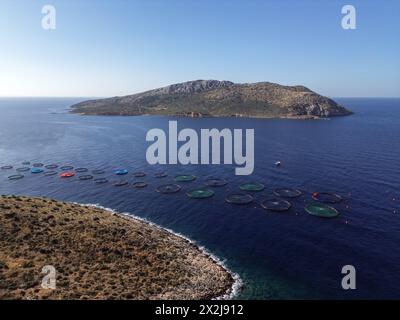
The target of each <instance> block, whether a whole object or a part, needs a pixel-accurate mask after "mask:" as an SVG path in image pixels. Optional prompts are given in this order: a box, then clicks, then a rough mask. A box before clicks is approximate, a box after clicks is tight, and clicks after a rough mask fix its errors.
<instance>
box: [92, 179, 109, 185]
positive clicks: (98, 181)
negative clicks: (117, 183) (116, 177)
mask: <svg viewBox="0 0 400 320" xmlns="http://www.w3.org/2000/svg"><path fill="white" fill-rule="evenodd" d="M107 182H108V180H107V179H106V178H97V179H94V183H96V184H103V183H107Z"/></svg>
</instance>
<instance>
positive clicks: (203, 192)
mask: <svg viewBox="0 0 400 320" xmlns="http://www.w3.org/2000/svg"><path fill="white" fill-rule="evenodd" d="M214 194H215V193H214V191H212V190H210V189H207V188H198V189H193V190H190V191H188V192H186V195H187V196H188V197H189V198H192V199H206V198H210V197H212V196H213V195H214Z"/></svg>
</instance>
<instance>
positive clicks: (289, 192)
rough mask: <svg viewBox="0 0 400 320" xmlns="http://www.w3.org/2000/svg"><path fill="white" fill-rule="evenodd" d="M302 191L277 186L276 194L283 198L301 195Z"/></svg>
mask: <svg viewBox="0 0 400 320" xmlns="http://www.w3.org/2000/svg"><path fill="white" fill-rule="evenodd" d="M301 194H302V192H301V191H300V190H297V189H293V188H276V189H275V190H274V195H276V196H277V197H282V198H297V197H300V196H301Z"/></svg>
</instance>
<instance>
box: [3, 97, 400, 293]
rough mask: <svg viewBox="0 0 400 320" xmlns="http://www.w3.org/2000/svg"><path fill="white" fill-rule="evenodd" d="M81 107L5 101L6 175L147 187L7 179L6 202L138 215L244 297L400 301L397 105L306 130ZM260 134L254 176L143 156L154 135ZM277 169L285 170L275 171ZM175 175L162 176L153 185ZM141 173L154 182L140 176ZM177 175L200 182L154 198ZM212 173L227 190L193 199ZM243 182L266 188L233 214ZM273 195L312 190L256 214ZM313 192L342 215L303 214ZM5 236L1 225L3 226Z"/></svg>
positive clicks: (372, 105) (354, 104)
mask: <svg viewBox="0 0 400 320" xmlns="http://www.w3.org/2000/svg"><path fill="white" fill-rule="evenodd" d="M81 100H82V99H79V98H76V99H71V98H69V99H61V98H58V99H55V98H46V99H41V98H40V99H39V98H32V99H28V98H26V99H16V98H15V99H14V98H13V99H12V98H2V99H0V166H3V165H13V166H14V169H15V168H16V167H21V166H22V165H21V163H22V162H23V161H31V162H32V163H33V162H43V163H45V164H50V163H57V164H59V165H67V164H72V165H74V166H75V167H87V168H89V169H90V170H92V169H104V170H106V174H104V176H105V177H108V178H109V179H110V181H114V180H117V177H116V176H115V175H114V174H113V170H114V169H117V168H127V169H129V170H130V174H128V175H127V176H125V177H124V178H127V179H128V180H129V181H131V182H134V181H139V180H143V181H146V182H147V183H148V187H147V188H144V189H134V188H132V187H128V186H125V187H115V186H113V185H112V184H111V183H108V184H104V185H95V184H94V183H93V181H90V180H89V181H79V180H78V178H77V177H74V178H71V179H64V180H63V179H60V178H58V176H51V177H45V176H43V175H42V174H31V173H29V172H28V173H27V174H25V177H24V178H23V179H22V180H18V181H9V180H8V179H7V177H8V176H9V175H10V174H13V173H14V172H15V171H14V169H12V170H0V194H24V195H35V196H47V197H52V198H56V199H61V200H68V201H77V202H80V203H95V204H100V205H102V206H105V207H109V208H113V209H116V210H119V211H124V212H130V213H132V214H135V215H137V216H140V217H143V218H146V219H148V220H150V221H153V222H155V223H157V224H159V225H161V226H164V227H167V228H170V229H172V230H174V231H176V232H179V233H182V234H183V235H185V236H187V237H189V238H191V239H193V240H195V241H196V242H197V243H198V244H200V245H202V246H205V247H206V248H207V249H209V250H210V251H211V252H212V253H214V254H215V255H217V256H218V257H220V258H221V259H222V260H224V261H225V262H226V264H227V266H228V267H229V268H230V269H232V270H233V271H234V272H236V273H238V274H239V275H240V277H241V278H242V279H243V283H244V285H243V288H242V290H241V291H240V293H239V295H238V296H237V297H238V298H244V299H290V298H304V299H315V298H332V299H337V298H343V299H352V298H400V274H399V272H400V190H399V181H400V168H399V159H400V99H356V98H352V99H349V98H346V99H344V98H343V99H336V100H337V101H339V102H340V103H341V104H343V105H345V106H346V107H348V108H350V109H351V110H352V111H354V115H352V116H348V117H339V118H333V119H330V120H316V121H298V120H267V119H236V118H235V119H230V118H207V119H191V118H167V117H103V116H80V115H75V114H70V113H68V107H69V106H70V105H71V104H73V103H75V102H78V101H81ZM172 119H174V120H177V121H178V126H179V129H183V128H193V129H196V130H199V129H200V128H218V129H223V128H231V129H233V128H243V129H246V128H254V129H255V171H254V173H253V175H252V176H250V177H243V176H242V177H240V176H235V175H234V167H233V166H225V165H208V166H207V165H198V166H181V165H178V166H177V165H164V166H150V165H148V164H147V162H146V158H145V153H146V148H147V147H148V145H149V143H147V142H146V141H145V135H146V132H147V131H148V130H149V129H151V128H162V129H165V130H167V127H168V121H169V120H172ZM276 160H281V161H282V163H283V165H282V166H281V167H279V168H277V167H275V165H274V162H275V161H276ZM160 170H162V171H167V172H168V174H169V176H168V177H166V178H162V179H157V178H154V177H153V174H154V173H155V172H157V171H160ZM133 171H144V172H146V173H147V176H146V177H144V178H134V177H133V175H132V174H131V173H132V172H133ZM180 173H189V174H194V175H196V176H197V180H196V181H193V182H187V183H183V184H182V186H183V190H182V191H181V192H179V193H177V194H170V195H164V194H160V193H157V192H155V188H156V187H157V186H158V185H161V184H164V183H169V182H173V177H174V176H175V175H177V174H180ZM208 176H215V177H222V178H225V179H226V180H228V181H229V184H228V185H227V186H225V187H222V188H216V189H215V193H216V194H215V196H214V197H212V198H209V199H203V200H194V199H189V198H188V197H187V196H186V195H185V191H187V190H189V189H191V188H194V187H197V186H202V185H203V184H204V179H205V178H206V177H208ZM245 181H257V182H262V183H264V184H265V186H266V189H265V191H263V192H260V193H256V194H255V195H254V196H255V198H256V202H255V203H254V204H252V205H249V206H243V207H241V206H234V205H230V204H228V203H226V202H225V201H224V198H225V196H226V195H227V194H228V193H230V192H235V191H238V185H239V184H240V183H241V182H245ZM276 187H295V188H299V189H301V190H302V191H304V193H303V195H302V196H301V197H299V198H296V199H294V200H292V201H291V202H292V204H293V207H292V209H290V211H287V212H283V213H271V212H268V211H265V210H264V209H262V208H261V206H260V205H259V202H260V201H261V200H262V199H265V198H266V197H268V196H270V195H271V194H272V191H273V189H274V188H276ZM314 191H330V192H336V193H338V194H340V195H341V196H342V197H343V198H344V201H343V202H342V203H340V204H336V205H335V207H336V208H337V209H338V210H339V211H340V212H341V215H340V216H339V217H337V218H333V219H322V218H317V217H314V216H310V215H308V214H307V213H305V212H304V209H303V208H304V205H305V204H306V203H308V202H310V201H311V193H312V192H314ZM0 227H1V226H0ZM344 265H354V266H355V268H356V271H357V278H356V279H357V289H356V290H343V289H342V287H341V280H342V277H343V275H342V274H341V269H342V267H343V266H344Z"/></svg>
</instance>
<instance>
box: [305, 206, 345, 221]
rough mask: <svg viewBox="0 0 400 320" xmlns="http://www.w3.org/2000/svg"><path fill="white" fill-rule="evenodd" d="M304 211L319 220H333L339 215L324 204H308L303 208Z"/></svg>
mask: <svg viewBox="0 0 400 320" xmlns="http://www.w3.org/2000/svg"><path fill="white" fill-rule="evenodd" d="M304 210H305V211H306V212H307V213H308V214H310V215H313V216H317V217H321V218H334V217H337V216H338V215H339V211H337V210H336V209H335V208H333V207H331V206H328V205H327V204H324V203H317V202H313V203H310V204H308V205H307V206H305V208H304Z"/></svg>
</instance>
